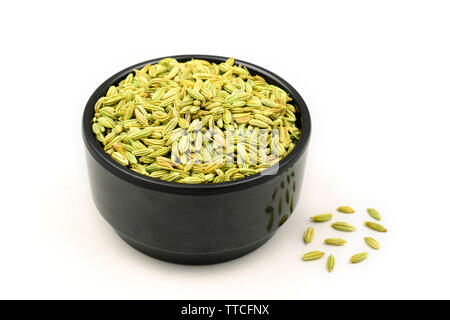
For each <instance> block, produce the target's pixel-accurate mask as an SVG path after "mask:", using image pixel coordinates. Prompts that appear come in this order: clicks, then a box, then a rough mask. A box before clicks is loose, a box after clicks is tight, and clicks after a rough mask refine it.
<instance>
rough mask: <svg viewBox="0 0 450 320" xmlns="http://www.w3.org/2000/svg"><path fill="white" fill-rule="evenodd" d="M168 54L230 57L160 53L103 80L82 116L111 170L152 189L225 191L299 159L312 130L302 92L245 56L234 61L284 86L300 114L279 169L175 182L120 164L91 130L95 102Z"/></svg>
mask: <svg viewBox="0 0 450 320" xmlns="http://www.w3.org/2000/svg"><path fill="white" fill-rule="evenodd" d="M165 58H174V59H176V60H177V61H179V62H186V61H189V60H192V59H203V60H207V61H209V62H215V63H221V62H224V61H226V60H227V59H228V58H226V57H219V56H209V55H195V54H192V55H179V56H169V57H161V58H157V59H152V60H148V61H144V62H141V63H138V64H136V65H133V66H131V67H128V68H126V69H124V70H122V71H120V72H118V73H116V74H115V75H113V76H112V77H110V78H109V79H108V80H106V81H105V82H103V83H102V84H101V85H100V86H99V87H98V88H97V89H96V90H95V92H94V93H93V94H92V95H91V97H90V98H89V100H88V103H87V104H86V107H85V110H84V114H83V120H82V133H83V139H84V142H85V145H86V148H87V150H88V151H89V153H90V154H91V155H92V156H93V157H94V158H95V159H96V160H97V161H98V162H99V163H100V164H101V165H102V166H103V167H105V168H106V169H107V170H109V171H110V172H111V173H113V174H116V175H118V176H120V177H122V178H123V179H126V180H127V181H129V182H131V183H135V184H139V185H141V186H143V187H148V188H152V189H159V190H166V191H171V192H179V193H192V192H194V193H196V192H200V191H202V192H226V191H236V190H238V189H239V188H246V187H250V186H252V185H254V184H255V183H262V182H263V181H266V180H267V179H271V178H273V177H274V176H275V175H277V172H283V171H284V169H286V168H288V167H290V166H291V165H292V163H293V162H295V160H296V159H298V158H299V157H300V156H301V155H302V154H303V152H304V151H305V149H306V147H307V145H308V143H309V139H310V133H311V119H310V115H309V111H308V108H307V106H306V104H305V102H304V101H303V98H302V97H301V96H300V94H299V93H298V92H297V91H296V90H295V89H294V88H293V87H292V86H291V85H290V84H289V83H287V82H286V81H285V80H283V79H282V78H280V77H279V76H277V75H276V74H274V73H273V72H271V71H268V70H266V69H264V68H261V67H259V66H256V65H254V64H252V63H248V62H245V61H242V60H238V59H235V64H237V65H242V66H244V67H246V68H247V69H248V70H249V71H250V73H251V74H252V75H259V76H261V77H263V78H264V79H265V80H266V81H267V82H268V83H269V84H273V85H276V86H278V87H280V88H282V89H283V90H285V91H286V92H287V93H288V94H289V95H290V96H291V97H292V99H293V101H291V102H290V103H291V104H292V105H294V106H295V108H296V109H297V114H298V115H300V116H299V117H297V121H296V125H297V127H298V128H300V129H301V130H302V136H301V138H300V141H299V142H298V143H297V144H296V146H295V147H294V149H293V150H292V151H291V153H289V155H288V156H287V157H286V158H284V159H282V160H281V161H280V163H279V167H278V170H277V172H275V171H274V170H275V168H273V167H271V168H272V169H271V168H267V169H265V170H264V171H265V173H264V174H261V173H258V174H254V175H251V176H248V177H246V178H243V179H239V180H234V181H229V182H221V183H214V184H192V185H190V184H181V183H176V182H169V181H163V180H159V179H154V178H150V177H147V176H143V175H140V174H138V173H136V172H134V171H132V170H130V169H128V168H127V167H123V166H121V165H120V164H118V163H116V162H115V161H114V160H113V159H112V158H111V157H110V156H109V155H108V154H107V153H105V152H104V150H103V147H102V146H101V144H100V142H99V141H97V139H96V138H95V136H94V134H93V133H92V130H91V120H92V118H93V117H94V105H95V103H96V102H97V100H98V99H99V98H101V97H102V96H104V95H105V94H106V92H107V90H108V88H109V87H110V86H111V85H117V84H118V83H119V82H120V81H122V80H123V79H125V77H126V76H127V75H128V74H129V73H131V72H133V70H135V69H140V68H142V67H144V66H145V65H147V64H149V63H151V64H155V63H158V62H159V61H160V60H162V59H165Z"/></svg>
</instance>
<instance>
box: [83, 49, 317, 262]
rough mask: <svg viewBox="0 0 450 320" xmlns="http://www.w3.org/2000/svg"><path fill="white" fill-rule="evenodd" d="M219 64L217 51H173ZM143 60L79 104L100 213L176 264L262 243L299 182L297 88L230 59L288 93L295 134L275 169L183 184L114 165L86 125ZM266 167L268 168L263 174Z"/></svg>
mask: <svg viewBox="0 0 450 320" xmlns="http://www.w3.org/2000/svg"><path fill="white" fill-rule="evenodd" d="M173 58H175V59H177V60H178V61H180V62H184V61H188V60H191V59H193V58H197V59H205V60H208V61H211V62H216V63H220V62H223V61H225V60H226V58H224V57H216V56H207V55H180V56H173ZM161 59H163V58H159V59H153V60H149V61H145V62H142V63H139V64H136V65H134V66H131V67H129V68H126V69H125V70H122V71H120V72H119V73H117V74H115V75H113V76H112V77H111V78H109V79H108V80H106V81H105V82H104V83H102V84H101V85H100V87H98V88H97V90H95V92H94V93H93V94H92V96H91V97H90V99H89V101H88V103H87V105H86V108H85V109H84V114H83V122H82V133H83V139H84V143H85V145H86V149H87V152H86V158H87V165H88V172H89V180H90V185H91V191H92V196H93V198H94V202H95V205H96V206H97V208H98V210H99V211H100V213H101V214H102V215H103V217H104V218H105V219H106V221H108V222H109V223H110V224H111V226H112V227H113V228H114V229H115V230H116V231H117V233H118V234H119V236H120V237H122V239H123V240H125V241H126V242H127V243H128V244H130V245H131V246H132V247H134V248H136V249H137V250H139V251H141V252H143V253H145V254H147V255H150V256H152V257H155V258H158V259H161V260H165V261H170V262H175V263H182V264H212V263H218V262H223V261H227V260H231V259H234V258H237V257H240V256H242V255H245V254H247V253H249V252H251V251H253V250H255V249H256V248H258V247H259V246H261V245H262V244H263V243H265V242H266V241H267V240H268V239H270V237H271V236H272V235H273V234H274V232H275V231H276V230H277V229H278V228H279V226H280V225H281V224H283V223H284V222H285V221H286V218H288V217H289V216H290V214H291V213H292V212H293V211H294V208H295V207H296V205H297V203H298V200H299V196H300V187H301V184H302V180H303V173H304V168H305V162H306V151H307V147H308V143H309V138H310V133H311V119H310V116H309V111H308V109H307V107H306V104H305V102H304V101H303V99H302V97H301V96H300V94H299V93H298V92H297V91H296V90H295V89H294V88H293V87H292V86H291V85H290V84H288V83H287V82H286V81H284V80H283V79H281V78H280V77H279V76H277V75H275V74H274V73H272V72H270V71H268V70H266V69H263V68H261V67H258V66H256V65H254V64H251V63H248V62H245V61H240V60H236V64H241V65H242V66H245V67H247V68H248V70H249V71H250V72H251V73H252V74H258V75H260V76H262V77H264V78H265V79H266V80H267V81H268V82H269V83H272V84H274V85H277V86H279V87H280V88H282V89H284V90H285V91H286V92H288V93H289V94H290V96H291V97H292V98H293V100H294V101H293V102H292V104H293V105H295V106H296V108H298V111H299V113H300V114H301V117H298V123H297V125H298V126H299V127H300V128H302V137H301V140H300V142H298V143H297V145H296V146H295V148H294V149H293V151H292V152H291V153H290V154H289V155H288V156H287V157H286V158H285V159H283V160H281V161H280V163H279V167H278V168H276V167H272V168H269V169H266V170H265V174H255V175H252V176H249V177H246V178H244V179H240V180H235V181H231V182H224V183H218V184H203V185H187V184H180V183H175V182H167V181H162V180H157V179H153V178H149V177H146V176H143V175H140V174H138V173H135V172H133V171H131V170H129V169H128V168H126V167H123V166H121V165H119V164H117V163H116V162H115V161H114V160H112V159H111V158H110V156H109V155H108V154H106V153H105V152H104V151H103V148H102V146H101V145H100V143H99V142H98V141H97V140H96V138H95V136H94V134H93V133H92V131H91V130H92V129H91V119H92V117H93V115H94V111H93V110H94V104H95V103H96V101H97V100H98V99H99V98H100V97H102V96H103V95H104V94H105V93H106V91H107V89H108V87H109V86H111V85H115V84H117V83H119V82H120V81H121V80H123V79H124V78H125V77H126V75H127V74H129V73H130V72H132V71H133V70H134V69H137V68H142V67H143V66H145V65H146V64H148V63H152V64H154V63H157V62H158V61H160V60H161ZM268 173H270V174H268Z"/></svg>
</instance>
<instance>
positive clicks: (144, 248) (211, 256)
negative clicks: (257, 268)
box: [116, 230, 273, 265]
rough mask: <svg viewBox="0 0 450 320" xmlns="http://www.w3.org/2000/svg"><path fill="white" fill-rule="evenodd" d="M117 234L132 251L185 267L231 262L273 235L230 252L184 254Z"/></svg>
mask: <svg viewBox="0 0 450 320" xmlns="http://www.w3.org/2000/svg"><path fill="white" fill-rule="evenodd" d="M116 232H117V234H118V235H119V236H120V237H121V238H122V239H123V240H124V241H125V242H126V243H128V244H129V245H130V246H132V247H133V248H134V249H136V250H138V251H140V252H142V253H144V254H146V255H148V256H150V257H153V258H156V259H159V260H163V261H166V262H172V263H177V264H186V265H206V264H215V263H221V262H225V261H229V260H233V259H236V258H239V257H242V256H244V255H246V254H248V253H250V252H252V251H254V250H256V249H257V248H259V247H260V246H262V245H263V244H264V243H266V242H267V241H268V240H269V239H270V238H271V237H272V235H273V233H270V234H268V235H267V236H265V237H264V238H262V239H259V240H258V241H255V242H252V243H250V244H248V245H246V246H243V247H239V248H236V249H232V250H227V251H220V252H205V253H184V252H173V251H165V250H160V249H157V248H154V247H151V246H148V245H145V244H143V243H140V242H137V241H135V240H133V239H130V238H129V237H127V236H126V235H124V234H123V233H120V232H119V231H117V230H116Z"/></svg>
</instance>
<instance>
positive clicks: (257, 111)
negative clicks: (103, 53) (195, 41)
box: [92, 58, 301, 184]
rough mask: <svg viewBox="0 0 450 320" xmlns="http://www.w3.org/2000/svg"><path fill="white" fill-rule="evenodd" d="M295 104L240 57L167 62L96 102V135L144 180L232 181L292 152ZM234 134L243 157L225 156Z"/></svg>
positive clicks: (298, 133) (135, 75) (136, 74)
mask: <svg viewBox="0 0 450 320" xmlns="http://www.w3.org/2000/svg"><path fill="white" fill-rule="evenodd" d="M290 101H292V98H290V97H289V96H288V94H287V93H286V92H285V91H284V90H282V89H281V88H278V87H276V86H274V85H270V84H268V83H267V82H266V81H265V80H264V79H263V78H262V77H260V76H258V75H251V74H250V73H249V71H248V70H247V69H246V68H243V67H241V66H237V65H235V64H234V59H232V58H230V59H228V60H227V61H226V62H223V63H220V64H215V63H210V62H208V61H205V60H197V59H194V60H191V61H188V62H185V63H179V62H177V61H176V60H175V59H172V58H166V59H163V60H161V61H160V62H159V63H157V64H155V65H150V64H149V65H146V66H145V67H143V68H142V69H140V70H134V73H130V74H129V75H128V76H127V77H126V78H125V79H124V80H123V81H121V82H120V83H119V84H118V85H117V86H111V87H110V88H109V90H108V91H107V93H106V95H105V96H104V97H101V98H100V99H99V100H98V101H97V103H96V104H95V116H94V118H93V119H92V131H93V132H94V134H95V135H96V138H97V140H98V141H100V142H101V143H102V144H103V147H104V150H105V152H106V153H108V154H109V155H110V156H111V157H112V159H114V160H115V161H116V162H118V163H119V164H121V165H123V166H126V167H128V168H129V169H131V170H133V171H135V172H137V173H140V174H142V175H145V176H150V177H152V178H157V179H161V180H166V181H174V182H179V183H192V184H194V183H195V184H198V183H219V182H226V181H231V180H237V179H241V178H244V177H246V176H249V175H252V174H255V173H258V172H260V171H262V170H264V169H265V168H268V167H270V166H272V165H274V164H276V163H277V162H278V161H279V160H281V159H283V158H284V157H286V155H287V154H289V153H290V152H291V151H292V149H293V148H294V146H295V144H296V143H297V142H298V141H299V140H300V137H301V130H300V129H299V128H297V127H296V125H295V121H296V109H295V107H294V106H293V105H292V104H289V103H288V102H290ZM230 132H231V133H232V134H233V135H234V141H233V142H234V144H236V145H237V147H236V148H235V149H236V152H232V153H224V152H223V150H224V147H226V140H225V138H226V135H225V133H227V134H228V133H230ZM263 135H264V139H261V136H263ZM261 141H264V145H263V143H261ZM255 150H258V151H257V152H255ZM196 157H197V158H196ZM199 158H200V159H201V161H198V159H199ZM195 160H197V161H195Z"/></svg>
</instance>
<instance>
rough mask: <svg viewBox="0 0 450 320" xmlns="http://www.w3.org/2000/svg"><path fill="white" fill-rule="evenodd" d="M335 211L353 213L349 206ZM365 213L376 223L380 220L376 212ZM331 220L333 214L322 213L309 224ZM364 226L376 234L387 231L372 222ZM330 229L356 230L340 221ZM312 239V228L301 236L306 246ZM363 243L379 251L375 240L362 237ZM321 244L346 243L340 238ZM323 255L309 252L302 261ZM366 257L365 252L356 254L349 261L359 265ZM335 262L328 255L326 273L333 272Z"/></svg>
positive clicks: (378, 245) (326, 240)
mask: <svg viewBox="0 0 450 320" xmlns="http://www.w3.org/2000/svg"><path fill="white" fill-rule="evenodd" d="M336 211H338V212H340V213H345V214H353V213H355V210H354V209H353V208H352V207H349V206H340V207H338V208H337V209H336ZM367 213H368V214H369V215H370V216H371V217H372V218H373V219H375V220H377V221H380V220H381V215H380V213H379V212H378V211H377V210H375V209H372V208H369V209H367ZM332 218H333V214H331V213H324V214H319V215H316V216H313V217H311V222H313V223H324V222H328V221H330V220H331V219H332ZM364 225H365V226H366V227H368V228H369V229H372V230H373V231H376V232H387V229H386V228H385V227H383V226H382V225H381V224H379V223H376V222H373V221H365V222H364ZM331 227H332V228H333V229H335V230H338V231H342V232H355V231H357V229H356V228H355V227H354V226H353V225H351V224H350V223H347V222H342V221H338V222H334V223H332V224H331ZM314 237H315V232H314V228H312V227H309V228H307V229H306V231H305V232H304V234H303V241H304V242H305V244H306V245H308V244H310V243H311V242H313V240H314ZM364 241H365V243H366V244H367V246H369V247H370V248H371V249H374V250H378V249H380V243H379V242H378V241H377V240H375V239H374V238H371V237H364ZM323 242H324V244H326V245H329V246H343V245H345V244H346V243H347V241H346V240H345V239H341V238H326V239H324V241H323ZM324 255H325V252H322V251H310V252H307V253H305V254H304V255H303V256H302V260H303V261H314V260H319V259H321V258H322V257H323V256H324ZM368 255H369V253H368V252H365V251H364V252H360V253H356V254H354V255H352V256H351V257H350V259H349V261H350V263H352V264H355V263H360V262H362V261H364V260H365V259H366V258H367V257H368ZM335 261H336V259H335V257H334V256H333V255H332V254H330V255H329V256H328V259H327V263H326V268H327V270H328V272H331V271H333V269H334V266H335Z"/></svg>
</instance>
